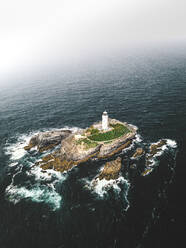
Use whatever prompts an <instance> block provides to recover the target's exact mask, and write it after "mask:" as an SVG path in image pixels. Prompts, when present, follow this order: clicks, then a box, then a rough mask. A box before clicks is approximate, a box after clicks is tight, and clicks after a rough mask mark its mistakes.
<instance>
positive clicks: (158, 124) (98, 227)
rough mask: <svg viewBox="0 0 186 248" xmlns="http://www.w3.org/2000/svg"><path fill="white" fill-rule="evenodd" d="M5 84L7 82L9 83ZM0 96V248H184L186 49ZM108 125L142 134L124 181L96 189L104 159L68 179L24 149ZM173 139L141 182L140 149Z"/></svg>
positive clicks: (125, 159)
mask: <svg viewBox="0 0 186 248" xmlns="http://www.w3.org/2000/svg"><path fill="white" fill-rule="evenodd" d="M2 83H3V82H2ZM2 85H3V86H2V87H1V88H0V247H1V248H42V247H44V248H63V247H64V248H76V247H77V248H80V247H81V248H84V247H85V248H88V247H93V248H96V247H98V248H104V247H108V248H113V247H119V248H120V247H125V248H129V247H130V248H133V247H136V248H142V247H144V248H149V247H163V248H165V247H181V246H180V244H181V241H182V240H184V234H185V230H186V228H185V227H186V226H185V222H186V214H185V209H186V208H185V207H186V204H185V176H186V174H185V172H186V167H185V166H186V163H185V161H186V48H185V49H184V48H182V49H180V47H174V48H170V47H169V48H165V47H164V48H161V49H157V50H156V51H154V50H148V51H147V50H145V51H140V52H137V53H136V54H135V53H132V54H131V55H125V54H123V55H122V54H121V55H120V56H119V55H118V56H117V57H108V58H105V59H104V58H102V59H101V60H99V61H97V62H96V61H95V60H94V61H93V62H92V63H91V62H90V63H87V64H86V65H85V64H84V65H77V66H76V67H75V66H74V67H72V68H71V69H70V68H68V69H67V68H64V67H61V68H60V67H58V68H57V69H56V70H54V71H46V72H42V73H40V74H39V73H38V74H37V73H36V74H33V75H30V76H27V77H26V76H25V77H24V76H23V77H17V78H15V79H11V80H10V82H8V83H7V84H2ZM105 109H106V110H107V112H108V114H109V117H111V118H115V119H118V120H120V121H126V122H128V123H130V124H132V125H135V126H137V127H138V135H137V136H136V138H135V140H134V142H133V144H132V145H131V146H130V147H129V148H128V149H127V150H123V151H122V152H121V153H119V154H117V155H115V156H114V157H113V158H111V159H110V160H112V159H115V158H116V157H117V156H120V157H121V158H122V170H121V174H120V177H119V179H118V180H117V181H115V180H111V181H109V182H107V181H102V182H98V183H97V184H96V185H93V184H92V182H93V180H94V178H95V177H96V176H97V175H98V174H99V173H100V171H101V170H102V168H103V166H104V164H105V162H106V161H107V160H101V161H97V160H95V159H92V160H90V161H88V162H86V163H84V164H82V165H79V166H77V167H74V168H73V169H72V170H71V171H69V172H67V173H64V174H61V173H60V172H54V171H53V170H48V171H47V172H46V173H44V172H42V171H41V169H40V168H39V167H37V166H35V162H36V161H38V160H39V159H41V157H42V156H43V155H45V154H46V153H45V154H39V153H38V152H37V151H36V150H34V149H33V150H32V151H31V152H30V153H27V152H26V151H24V149H23V147H24V146H25V145H26V144H27V143H28V141H29V139H30V137H31V136H32V135H34V134H36V133H38V132H40V131H47V130H52V129H61V128H64V129H71V130H73V131H76V130H78V129H79V128H86V127H88V126H90V125H91V124H92V123H93V122H95V121H97V120H100V119H101V115H102V112H103V111H104V110H105ZM161 139H166V141H167V145H165V146H164V147H163V148H162V149H161V150H160V152H159V153H158V156H156V157H154V158H153V165H152V169H151V171H150V173H149V174H147V175H146V176H143V175H142V173H143V171H144V169H145V155H144V156H142V157H140V158H139V159H136V160H135V159H131V156H132V154H133V153H134V152H135V150H136V148H137V147H143V149H144V150H145V151H146V152H147V153H148V151H149V146H150V145H151V144H153V143H156V142H158V141H160V140H161Z"/></svg>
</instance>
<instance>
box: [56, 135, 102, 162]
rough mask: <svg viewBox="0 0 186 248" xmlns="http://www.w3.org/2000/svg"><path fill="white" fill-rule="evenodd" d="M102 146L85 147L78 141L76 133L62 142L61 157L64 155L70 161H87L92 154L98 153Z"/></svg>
mask: <svg viewBox="0 0 186 248" xmlns="http://www.w3.org/2000/svg"><path fill="white" fill-rule="evenodd" d="M100 147H101V145H98V146H96V147H93V148H89V149H84V147H83V146H82V145H80V144H77V143H76V140H75V137H74V135H71V136H69V137H68V138H66V139H64V140H62V142H61V157H64V158H65V159H66V160H68V161H71V160H72V161H80V160H85V161H86V160H87V159H88V158H89V157H90V156H92V155H96V154H97V153H98V152H99V150H100Z"/></svg>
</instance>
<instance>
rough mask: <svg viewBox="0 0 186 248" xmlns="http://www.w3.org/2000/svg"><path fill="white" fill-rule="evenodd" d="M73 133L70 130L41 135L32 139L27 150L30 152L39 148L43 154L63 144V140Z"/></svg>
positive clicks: (26, 147)
mask: <svg viewBox="0 0 186 248" xmlns="http://www.w3.org/2000/svg"><path fill="white" fill-rule="evenodd" d="M71 133H72V132H71V131H70V130H56V131H49V132H43V133H39V134H37V135H35V136H33V137H32V138H31V139H30V142H29V144H28V146H25V147H24V149H25V150H30V149H31V148H32V147H35V146H37V149H38V150H39V151H40V152H42V151H46V150H48V149H51V148H53V147H54V146H56V145H59V144H60V143H61V140H62V139H64V138H66V137H68V136H69V135H70V134H71Z"/></svg>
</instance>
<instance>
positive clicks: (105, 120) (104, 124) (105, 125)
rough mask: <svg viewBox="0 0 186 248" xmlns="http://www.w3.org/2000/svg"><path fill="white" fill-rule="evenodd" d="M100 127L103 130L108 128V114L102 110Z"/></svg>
mask: <svg viewBox="0 0 186 248" xmlns="http://www.w3.org/2000/svg"><path fill="white" fill-rule="evenodd" d="M102 129H103V130H104V131H105V130H107V129H108V114H107V111H104V112H103V114H102Z"/></svg>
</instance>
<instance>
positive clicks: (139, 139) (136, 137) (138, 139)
mask: <svg viewBox="0 0 186 248" xmlns="http://www.w3.org/2000/svg"><path fill="white" fill-rule="evenodd" d="M142 140H143V139H142V136H141V135H140V134H136V136H135V140H134V142H136V143H140V142H142Z"/></svg>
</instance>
